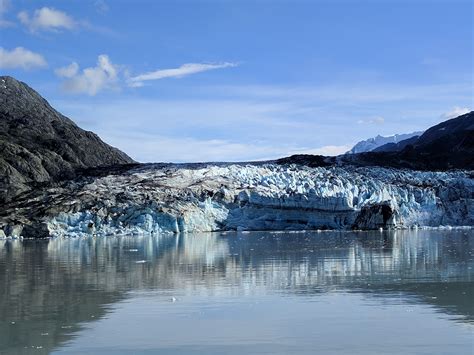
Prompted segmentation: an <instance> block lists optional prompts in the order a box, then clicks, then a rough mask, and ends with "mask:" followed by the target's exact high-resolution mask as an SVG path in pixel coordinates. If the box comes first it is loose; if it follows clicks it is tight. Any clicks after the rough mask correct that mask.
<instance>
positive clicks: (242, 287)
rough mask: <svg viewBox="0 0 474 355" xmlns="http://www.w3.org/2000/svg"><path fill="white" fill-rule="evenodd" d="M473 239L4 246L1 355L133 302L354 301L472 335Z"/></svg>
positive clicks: (142, 240) (223, 239)
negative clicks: (159, 297)
mask: <svg viewBox="0 0 474 355" xmlns="http://www.w3.org/2000/svg"><path fill="white" fill-rule="evenodd" d="M473 267H474V233H473V232H472V231H397V232H384V233H380V232H371V233H347V232H324V233H268V232H261V233H260V232H255V233H248V234H235V233H229V234H196V235H181V236H161V237H109V238H87V239H55V240H50V241H23V242H20V241H7V242H5V243H4V245H3V246H2V247H0V286H1V287H0V353H2V352H15V353H22V352H24V353H27V352H29V351H30V350H35V351H41V352H42V351H44V352H48V351H50V350H51V349H54V348H57V347H58V346H60V345H61V344H63V343H64V342H66V341H68V340H70V339H71V337H72V336H74V334H76V333H77V332H78V331H79V330H80V329H81V328H82V327H83V326H84V325H85V324H87V323H88V322H93V321H95V320H97V319H100V318H102V317H104V316H106V314H107V312H108V310H109V309H110V308H111V307H113V305H114V304H116V303H117V302H119V301H121V300H124V299H128V298H133V297H134V294H135V293H136V292H140V291H144V292H147V291H154V290H155V291H156V290H159V291H160V292H162V294H163V295H170V297H171V295H176V294H179V295H180V296H183V295H188V296H197V295H207V296H212V297H235V296H243V297H244V296H249V295H261V294H274V295H278V296H280V297H300V296H304V297H318V295H322V294H327V293H332V292H346V293H347V292H352V293H358V294H363V295H364V297H369V298H379V299H381V300H383V302H387V303H390V302H406V303H418V304H427V305H430V306H431V307H435V308H436V310H437V311H438V312H440V313H442V314H444V315H449V317H450V318H451V319H452V320H453V321H455V322H462V323H464V324H474V301H473V299H474V287H473V285H474V282H473V276H474V268H473Z"/></svg>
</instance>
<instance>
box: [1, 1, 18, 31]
mask: <svg viewBox="0 0 474 355" xmlns="http://www.w3.org/2000/svg"><path fill="white" fill-rule="evenodd" d="M9 9H10V0H0V28H1V27H12V26H14V25H15V24H14V23H13V22H11V21H8V20H5V19H4V18H3V16H4V15H5V14H6V13H7V12H8V10H9Z"/></svg>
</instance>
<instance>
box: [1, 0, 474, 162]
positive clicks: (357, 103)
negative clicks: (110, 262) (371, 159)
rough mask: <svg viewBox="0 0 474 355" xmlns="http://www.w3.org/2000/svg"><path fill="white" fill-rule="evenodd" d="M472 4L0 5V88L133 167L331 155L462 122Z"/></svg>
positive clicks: (122, 1)
mask: <svg viewBox="0 0 474 355" xmlns="http://www.w3.org/2000/svg"><path fill="white" fill-rule="evenodd" d="M473 4H474V2H472V1H471V0H466V1H463V0H446V1H442V0H410V1H408V0H397V1H394V0H392V1H391V0H379V1H375V0H366V1H363V0H360V1H357V0H352V1H351V0H346V1H343V0H332V1H329V0H327V1H326V0H325V1H318V0H313V1H302V0H299V1H298V0H293V1H283V0H273V1H270V0H267V1H247V0H242V1H237V0H233V1H231V0H221V1H200V0H195V1H184V0H173V1H171V0H170V1H164V0H163V1H158V0H156V1H152V0H148V1H144V0H134V1H132V0H127V1H126V0H114V1H112V0H80V1H79V0H68V1H53V0H50V1H41V0H35V1H22V0H0V73H1V75H11V76H13V77H15V78H17V79H19V80H22V81H24V82H26V83H27V84H28V85H30V86H31V87H33V88H34V89H35V90H37V91H38V92H39V93H40V94H41V95H42V96H43V97H45V98H46V99H47V100H48V101H49V102H50V103H51V105H52V106H53V107H55V108H56V109H57V110H58V111H60V112H61V113H63V114H64V115H66V116H68V117H70V118H71V119H73V120H74V121H75V122H76V123H77V124H78V125H79V126H80V127H82V128H84V129H87V130H91V131H94V132H96V133H97V134H99V136H100V137H101V138H102V139H104V140H105V141H106V142H107V143H109V144H112V145H113V146H116V147H118V148H120V149H121V150H123V151H125V152H126V153H128V154H129V155H130V156H131V157H132V158H134V159H136V160H138V161H141V162H158V161H165V162H195V161H248V160H260V159H273V158H278V157H282V156H287V155H289V154H304V153H309V154H324V155H335V154H340V153H344V152H345V151H347V150H349V149H350V148H351V146H352V145H354V144H355V143H356V142H358V141H360V140H362V139H367V138H370V137H374V136H376V135H378V134H381V135H392V134H396V133H409V132H413V131H419V130H424V129H427V128H428V127H430V126H432V125H434V124H436V123H439V122H441V121H443V120H446V119H448V118H451V117H455V116H457V115H460V114H462V113H465V112H468V111H470V110H471V109H472V108H473V107H474V102H473V101H474V89H473V85H474V78H473V75H474V68H473V63H474V58H473V56H474V54H473V53H474V42H473V40H474V34H473V32H474V18H473V17H474V15H473V12H474V8H473V6H474V5H473Z"/></svg>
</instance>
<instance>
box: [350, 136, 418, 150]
mask: <svg viewBox="0 0 474 355" xmlns="http://www.w3.org/2000/svg"><path fill="white" fill-rule="evenodd" d="M422 134H423V132H413V133H407V134H395V135H393V136H386V137H384V136H381V135H378V136H377V137H374V138H369V139H367V140H364V141H361V142H359V143H357V144H356V145H354V147H352V149H351V150H349V151H348V152H347V153H346V154H357V153H365V152H371V151H373V150H375V149H377V148H379V147H381V146H383V145H385V144H389V143H399V142H401V141H404V140H405V139H409V138H412V137H416V136H421V135H422Z"/></svg>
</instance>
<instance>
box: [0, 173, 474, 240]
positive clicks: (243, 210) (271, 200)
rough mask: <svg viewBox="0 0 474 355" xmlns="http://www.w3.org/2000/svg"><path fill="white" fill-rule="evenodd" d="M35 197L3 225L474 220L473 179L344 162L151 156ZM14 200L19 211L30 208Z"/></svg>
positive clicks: (258, 226) (266, 226)
mask: <svg viewBox="0 0 474 355" xmlns="http://www.w3.org/2000/svg"><path fill="white" fill-rule="evenodd" d="M32 203H36V204H39V203H43V205H44V206H45V207H44V209H43V210H42V212H41V213H42V215H41V216H37V217H35V218H32V217H28V218H29V220H28V219H27V217H25V219H24V223H23V224H24V225H26V227H25V228H23V230H22V228H21V227H18V226H12V224H14V223H13V222H11V221H10V223H9V225H8V227H5V228H4V229H8V231H6V234H7V235H8V234H10V235H14V234H15V233H16V234H17V235H20V234H22V235H25V236H29V234H35V233H36V234H42V233H44V234H45V235H48V234H49V235H53V236H78V235H84V234H97V235H107V234H140V233H178V232H197V231H217V230H289V229H291V230H302V229H338V230H342V229H378V228H414V227H424V226H431V227H438V226H474V179H473V177H472V173H469V172H461V171H455V172H418V171H411V170H397V169H387V168H355V167H348V166H345V167H329V168H323V167H319V168H310V167H304V166H298V165H277V164H248V165H245V164H220V165H212V164H210V165H198V166H195V165H148V166H143V167H140V168H137V169H135V170H131V171H129V172H128V173H125V174H119V175H110V176H104V177H99V178H94V179H89V180H87V181H85V182H82V183H78V182H70V183H68V184H66V185H65V186H63V187H60V188H51V189H49V190H48V191H47V192H46V195H42V196H40V197H37V198H36V199H34V201H30V202H29V204H30V205H31V204H32ZM12 208H13V209H14V210H15V216H16V218H17V220H18V218H19V217H18V216H21V215H22V211H28V210H31V206H29V207H28V206H26V205H25V203H24V202H23V205H22V204H21V203H20V204H18V205H16V206H13V207H12ZM20 220H21V219H20ZM32 220H34V223H33V222H31V221H32ZM15 228H16V229H15Z"/></svg>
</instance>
